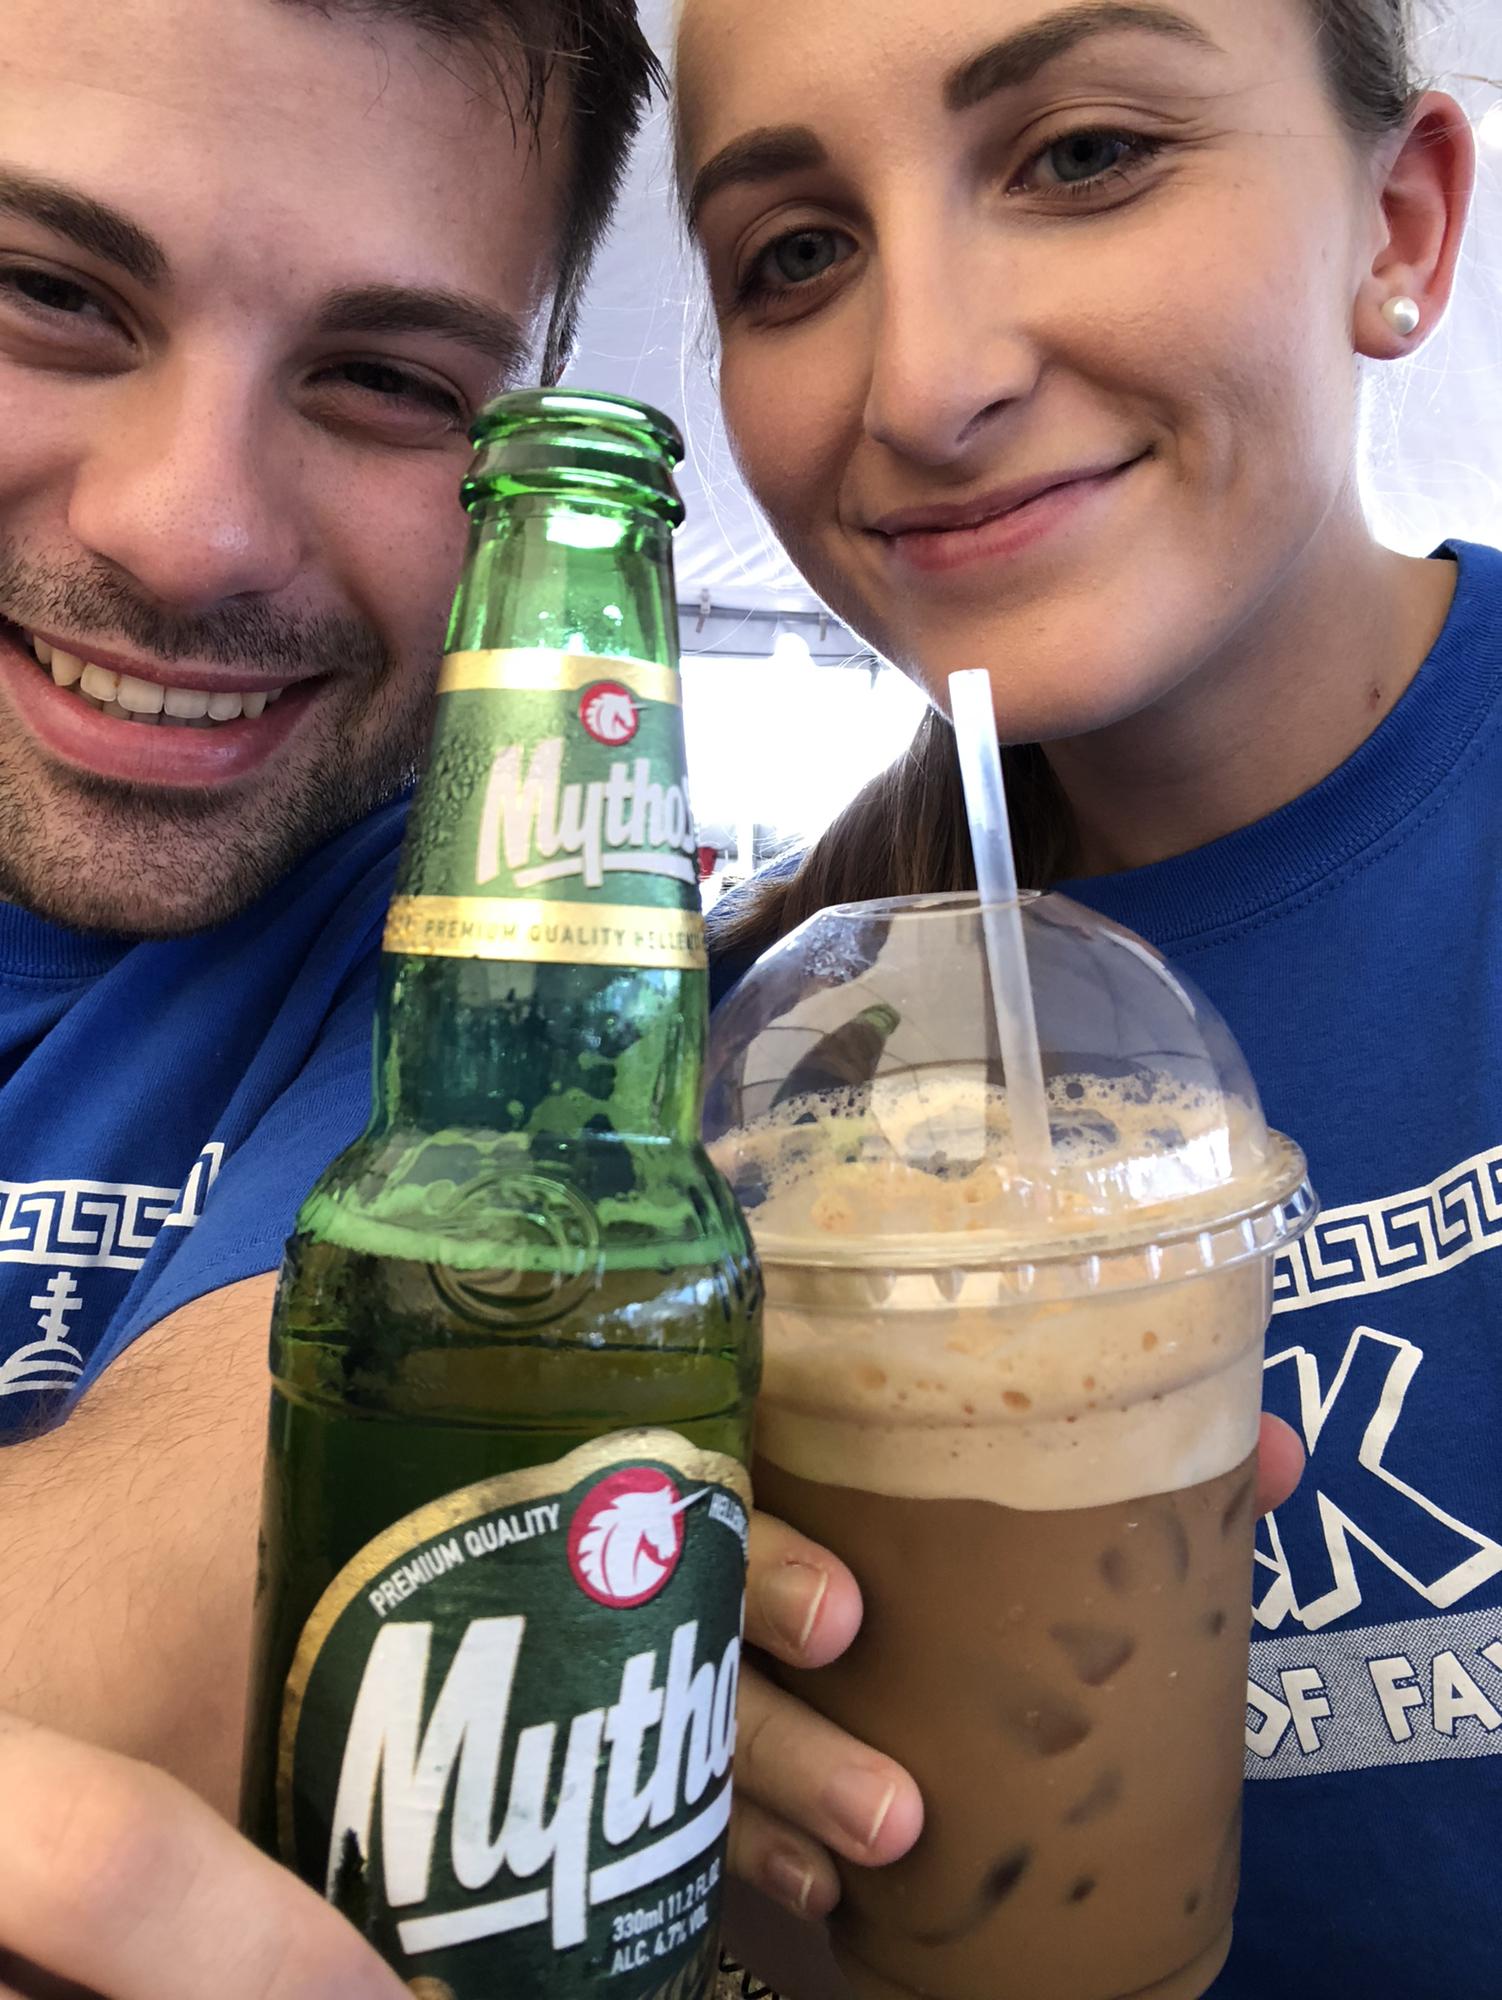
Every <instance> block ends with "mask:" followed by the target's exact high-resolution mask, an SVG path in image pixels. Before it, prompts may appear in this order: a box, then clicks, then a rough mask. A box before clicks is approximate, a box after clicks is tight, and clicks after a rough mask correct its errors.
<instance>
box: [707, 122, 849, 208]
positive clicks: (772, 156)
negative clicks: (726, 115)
mask: <svg viewBox="0 0 1502 2000" xmlns="http://www.w3.org/2000/svg"><path fill="white" fill-rule="evenodd" d="M828 157H829V155H828V154H827V153H826V152H825V150H824V148H823V146H822V145H821V144H820V142H819V140H818V139H817V138H816V137H815V136H814V134H813V133H812V132H811V131H810V130H809V128H808V126H806V125H765V126H761V127H760V128H758V129H757V130H756V131H754V132H746V133H743V134H742V135H741V137H740V138H739V139H732V140H731V142H730V144H729V145H728V146H726V147H725V148H724V149H723V150H722V151H721V152H718V153H716V154H715V156H714V158H713V159H712V160H709V161H707V162H706V163H705V164H704V165H703V166H702V167H700V169H699V171H698V173H696V174H695V175H694V178H693V183H692V185H691V186H690V188H689V191H688V195H687V197H686V199H685V201H684V208H685V210H686V212H687V215H688V223H689V227H690V228H692V227H693V225H694V221H695V219H696V217H697V216H698V213H699V210H700V209H701V208H702V207H703V206H704V204H705V202H706V201H708V200H709V198H710V196H711V195H715V194H718V193H719V192H720V190H721V189H722V188H727V187H754V186H755V185H756V184H757V183H758V182H759V181H774V180H777V179H778V178H779V177H780V176H781V175H783V174H795V173H801V172H803V171H804V170H805V169H807V168H809V167H822V166H823V165H824V163H825V161H826V160H827V159H828Z"/></svg>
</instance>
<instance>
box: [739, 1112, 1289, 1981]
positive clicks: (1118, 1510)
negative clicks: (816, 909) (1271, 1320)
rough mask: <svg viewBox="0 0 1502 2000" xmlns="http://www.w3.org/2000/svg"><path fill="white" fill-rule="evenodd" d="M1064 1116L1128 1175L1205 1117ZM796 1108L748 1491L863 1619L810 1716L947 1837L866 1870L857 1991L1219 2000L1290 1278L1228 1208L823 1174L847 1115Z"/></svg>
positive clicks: (852, 1962) (838, 1930) (871, 1172)
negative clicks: (1257, 1458)
mask: <svg viewBox="0 0 1502 2000" xmlns="http://www.w3.org/2000/svg"><path fill="white" fill-rule="evenodd" d="M1066 1088H1067V1086H1066ZM1066 1102H1067V1104H1068V1108H1069V1112H1070V1115H1071V1117H1073V1118H1074V1119H1075V1121H1076V1122H1078V1118H1079V1115H1080V1113H1081V1111H1082V1110H1083V1111H1084V1112H1085V1113H1086V1114H1087V1115H1088V1117H1089V1119H1090V1121H1091V1124H1092V1129H1096V1130H1098V1129H1100V1128H1101V1127H1103V1126H1104V1125H1105V1124H1106V1120H1107V1115H1108V1114H1109V1122H1110V1129H1111V1130H1112V1131H1113V1132H1114V1133H1116V1134H1118V1135H1121V1138H1122V1143H1123V1145H1124V1147H1125V1149H1126V1150H1127V1151H1130V1150H1132V1147H1131V1137H1132V1135H1131V1131H1130V1127H1131V1125H1132V1124H1134V1123H1139V1122H1141V1121H1143V1120H1145V1119H1147V1118H1151V1119H1152V1120H1153V1121H1156V1122H1157V1123H1159V1124H1161V1123H1162V1121H1163V1120H1164V1119H1165V1118H1166V1117H1167V1116H1169V1115H1172V1116H1173V1118H1174V1119H1175V1121H1176V1125H1177V1129H1179V1130H1180V1131H1182V1130H1183V1129H1184V1128H1185V1127H1186V1126H1190V1125H1192V1118H1193V1106H1192V1105H1191V1104H1187V1103H1179V1104H1176V1105H1174V1106H1173V1107H1171V1114H1170V1110H1169V1109H1168V1108H1165V1106H1164V1105H1163V1104H1162V1103H1161V1102H1160V1101H1155V1102H1154V1103H1153V1104H1152V1105H1151V1107H1150V1109H1149V1108H1145V1107H1141V1106H1138V1107H1128V1106H1124V1105H1122V1104H1119V1103H1118V1104H1114V1105H1103V1104H1101V1103H1100V1102H1098V1101H1095V1102H1089V1103H1086V1104H1084V1105H1083V1106H1082V1104H1081V1101H1080V1097H1079V1096H1078V1095H1075V1096H1074V1097H1072V1098H1068V1099H1066ZM803 1112H804V1107H801V1106H800V1105H799V1104H798V1103H797V1102H796V1100H795V1101H794V1102H793V1103H791V1104H790V1105H788V1106H786V1107H785V1108H784V1110H783V1112H782V1114H781V1115H780V1116H779V1117H778V1118H776V1119H773V1120H772V1121H770V1122H769V1123H768V1125H767V1126H765V1127H763V1128H762V1130H761V1131H759V1132H757V1133H755V1134H753V1135H748V1137H749V1145H750V1147H752V1148H754V1149H758V1150H759V1151H760V1158H761V1169H762V1172H761V1183H762V1187H763V1189H764V1191H765V1198H764V1199H763V1201H762V1202H761V1204H760V1205H759V1206H758V1208H757V1209H755V1210H754V1211H753V1217H754V1221H755V1224H756V1228H757V1237H758V1243H759V1246H760V1252H761V1257H762V1263H763V1270H764V1273H765V1277H766V1282H767V1294H768V1296H767V1314H766V1323H765V1337H766V1357H767V1358H766V1377H765V1385H764V1388H763V1394H762V1401H761V1405H760V1413H759V1419H758V1426H759V1427H758V1438H757V1464H756V1470H755V1479H756V1490H757V1498H758V1503H759V1504H760V1505H761V1506H763V1507H765V1508H766V1509H767V1510H768V1511H770V1512H771V1513H773V1514H776V1515H779V1516H781V1517H782V1518H784V1519H786V1520H790V1521H793V1522H796V1523H797V1525H798V1526H799V1527H800V1528H801V1529H802V1530H803V1531H804V1532H805V1533H806V1534H809V1535H811V1536H812V1537H813V1538H814V1539H815V1540H816V1541H818V1542H821V1543H822V1544H824V1546H826V1547H828V1548H831V1549H833V1550H834V1551H835V1552H836V1553H837V1554H839V1555H840V1556H841V1557H843V1558H844V1560H845V1561H846V1562H847V1563H848V1564H849V1565H850V1567H851V1568H852V1570H853V1571H854V1572H855V1574H856V1576H857V1578H858V1579H859V1581H860V1585H861V1589H862V1592H863V1595H864V1598H865V1606H866V1611H865V1619H864V1622H863V1625H862V1628H861V1631H860V1635H859V1637H858V1638H857V1640H856V1642H855V1644H854V1645H853V1646H852V1648H851V1649H850V1651H849V1653H848V1654H847V1655H846V1656H845V1657H844V1659H842V1660H841V1661H839V1662H838V1663H836V1664H835V1665H834V1666H832V1667H830V1668H828V1669H826V1670H824V1671H823V1672H822V1673H819V1674H816V1675H811V1676H809V1675H804V1676H799V1677H798V1680H797V1688H798V1692H799V1693H800V1694H801V1695H802V1696H803V1697H804V1698H805V1699H809V1700H811V1701H812V1702H813V1703H814V1704H815V1705H816V1706H818V1707H820V1708H821V1709H823V1710H824V1712H825V1713H826V1714H828V1715H830V1716H831V1717H832V1718H833V1719H834V1720H836V1721H838V1722H839V1723H840V1724H841V1725H842V1726H843V1727H844V1728H846V1729H848V1730H850V1731H851V1732H852V1733H853V1734H855V1735H856V1736H858V1737H860V1738H861V1739H863V1740H864V1741H867V1742H871V1743H874V1744H877V1745H879V1746H880V1747H881V1748H882V1749H883V1750H885V1751H886V1752H887V1753H888V1754H890V1755H892V1756H894V1757H896V1758H897V1759H898V1760H899V1762H901V1763H902V1764H904V1765H905V1766H906V1767H907V1768H908V1769H909V1770H910V1771H911V1772H912V1773H913V1775H914V1776H915V1777H916V1778H917V1780H918V1783H919V1785H920V1787H921V1789H922V1792H923V1796H924V1800H925V1805H926V1811H927V1820H926V1831H925V1833H924V1836H923V1838H922V1840H921V1841H920V1842H919V1844H918V1846H917V1848H916V1850H915V1851H914V1852H913V1854H912V1855H910V1856H909V1857H908V1858H907V1859H906V1860H905V1861H902V1862H900V1863H898V1864H897V1866H896V1867H894V1868H889V1869H884V1870H882V1871H881V1872H880V1873H879V1874H872V1873H870V1872H868V1871H864V1870H860V1869H850V1870H847V1871H846V1881H845V1893H844V1899H843V1901H842V1904H841V1908H840V1912H839V1915H838V1917H837V1920H836V1926H835V1935H836V1940H837V1945H838V1948H839V1950H840V1953H841V1957H842V1961H843V1962H844V1964H845V1966H846V1969H847V1973H848V1975H849V1977H850V1979H851V1982H852V1985H853V1986H854V1988H855V1990H856V1991H857V1992H858V1993H860V1994H862V1995H871V1996H876V1995H882V1996H885V1995H888V1994H891V1995H918V1994H923V1995H942V1996H943V2000H1014V1996H1015V2000H1033V1997H1034V1996H1038V2000H1041V1996H1047V2000H1126V1996H1128V1995H1131V1996H1133V2000H1136V1996H1139V1995H1140V1996H1148V1995H1151V1996H1154V2000H1195V1996H1197V1995H1199V1994H1201V1993H1202V1992H1203V1991H1204V1990H1205V1988H1206V1987H1207V1986H1208V1985H1209V1983H1210V1981H1211V1980H1212V1979H1213V1977H1214V1975H1215V1973H1216V1972H1217V1971H1218V1970H1219V1968H1220V1965H1221V1964H1222V1962H1223V1960H1224V1958H1225V1955H1226V1952H1227V1949H1228V1947H1229V1944H1230V1936H1231V1914H1232V1906H1233V1904H1234V1902H1235V1896H1236V1884H1237V1869H1238V1858H1239V1835H1240V1798H1241V1766H1242V1748H1241V1742H1240V1732H1239V1729H1238V1728H1237V1726H1236V1722H1237V1718H1238V1717H1239V1715H1240V1713H1241V1711H1242V1707H1243V1703H1244V1699H1245V1685H1246V1652H1247V1607H1248V1604H1249V1602H1250V1585H1251V1565H1252V1534H1253V1528H1254V1525H1255V1509H1254V1506H1253V1493H1254V1488H1255V1476H1254V1475H1255V1465H1254V1454H1255V1448H1256V1441H1257V1425H1258V1411H1259V1407H1260V1379H1261V1367H1262V1348H1263V1334H1264V1329H1265V1328H1266V1325H1267V1320H1268V1313H1269V1307H1270V1296H1269V1291H1270V1282H1271V1272H1270V1264H1269V1260H1268V1259H1267V1258H1266V1257H1265V1256H1260V1255H1258V1256H1251V1257H1237V1256H1235V1255H1233V1254H1230V1253H1231V1249H1232V1246H1230V1245H1226V1244H1223V1245H1221V1246H1220V1250H1219V1252H1218V1253H1217V1251H1216V1250H1215V1248H1214V1247H1213V1243H1214V1238H1215V1235H1216V1233H1217V1232H1216V1229H1215V1226H1214V1225H1215V1222H1216V1220H1217V1218H1218V1216H1219V1217H1223V1215H1224V1210H1225V1203H1224V1199H1223V1197H1220V1198H1218V1199H1216V1200H1215V1201H1213V1202H1210V1203H1208V1204H1203V1205H1199V1212H1195V1210H1196V1205H1195V1204H1190V1205H1189V1208H1188V1209H1187V1210H1186V1209H1185V1208H1183V1207H1180V1208H1179V1209H1178V1210H1177V1212H1176V1213H1175V1214H1174V1215H1172V1216H1171V1217H1170V1216H1168V1215H1157V1216H1154V1215H1152V1214H1151V1213H1149V1214H1146V1215H1145V1214H1144V1212H1143V1211H1141V1210H1139V1209H1131V1210H1130V1211H1129V1212H1128V1213H1127V1214H1125V1215H1124V1216H1123V1217H1122V1218H1121V1224H1122V1225H1123V1226H1122V1227H1119V1228H1117V1229H1115V1230H1113V1229H1112V1227H1111V1226H1110V1224H1109V1222H1106V1221H1105V1219H1104V1218H1102V1216H1101V1215H1100V1213H1099V1212H1098V1208H1097V1209H1096V1210H1095V1211H1093V1212H1092V1213H1091V1214H1090V1215H1089V1216H1088V1217H1085V1218H1082V1217H1081V1215H1080V1214H1079V1212H1078V1209H1077V1208H1076V1209H1072V1208H1071V1206H1070V1203H1069V1192H1068V1186H1067V1181H1066V1184H1065V1185H1064V1186H1063V1187H1062V1188H1061V1190H1060V1192H1059V1194H1058V1196H1057V1198H1056V1203H1055V1209H1056V1213H1053V1212H1051V1214H1050V1217H1049V1218H1048V1219H1045V1217H1044V1216H1043V1214H1042V1213H1041V1212H1040V1211H1039V1210H1038V1208H1037V1206H1036V1203H1035V1201H1034V1199H1033V1197H1032V1195H1031V1194H1030V1193H1029V1192H1028V1191H1026V1190H1020V1189H1018V1188H1017V1187H1015V1186H1014V1185H1011V1184H1009V1182H1008V1180H1007V1177H1006V1175H1005V1174H1004V1173H1003V1172H1002V1171H1001V1170H999V1169H998V1168H997V1166H996V1165H995V1164H984V1165H981V1166H979V1167H977V1168H975V1169H973V1170H971V1171H969V1172H965V1171H949V1170H940V1171H938V1172H935V1171H933V1169H932V1168H931V1167H929V1168H924V1169H920V1168H915V1167H912V1166H910V1165H907V1164H903V1163H902V1162H901V1161H900V1160H894V1159H893V1158H892V1157H890V1156H889V1155H888V1154H887V1153H886V1151H885V1150H884V1149H883V1150H882V1151H880V1152H879V1154H878V1157H877V1158H876V1159H874V1160H866V1161H865V1162H861V1161H859V1160H856V1161H849V1160H846V1161H844V1162H842V1163H839V1164H831V1163H829V1161H828V1159H827V1150H828V1148H827V1143H826V1142H827V1140H828V1138H829V1135H830V1134H831V1132H833V1131H838V1130H839V1123H840V1121H839V1120H838V1118H837V1117H836V1118H835V1119H833V1120H831V1119H830V1117H829V1108H828V1107H827V1106H825V1107H824V1110H823V1113H822V1116H821V1120H820V1122H819V1123H818V1124H817V1125H814V1126H812V1127H811V1126H810V1124H809V1123H806V1122H800V1118H801V1116H802V1114H803ZM925 1114H926V1115H927V1116H928V1117H929V1118H930V1119H931V1120H932V1118H933V1117H934V1103H933V1095H932V1091H931V1090H930V1091H929V1092H927V1093H925ZM995 1115H1000V1116H1002V1117H1004V1111H1002V1112H1000V1113H999V1114H994V1113H993V1119H994V1116H995ZM889 1123H890V1114H889ZM857 1129H858V1121H855V1122H854V1123H852V1124H851V1125H850V1126H849V1127H848V1128H847V1130H846V1132H845V1135H844V1139H843V1140H842V1141H841V1149H842V1150H844V1151H847V1152H850V1151H854V1152H856V1153H859V1151H860V1150H861V1145H860V1142H859V1141H858V1140H856V1139H855V1138H854V1135H855V1132H856V1131H857ZM814 1131H817V1132H819V1134H820V1138H819V1140H818V1141H817V1142H815V1141H814V1139H813V1137H812V1133H813V1132H814ZM852 1142H853V1143H852ZM1098 1157H1099V1156H1098V1155H1097V1159H1098ZM744 1161H745V1153H744V1152H743V1154H742V1166H743V1167H744ZM1082 1220H1084V1221H1085V1222H1086V1224H1087V1227H1088V1232H1089V1233H1088V1235H1087V1237H1086V1238H1085V1240H1083V1241H1081V1240H1080V1224H1081V1221H1082ZM1154 1222H1157V1223H1158V1224H1160V1225H1162V1226H1161V1227H1160V1228H1158V1229H1156V1230H1155V1229H1154V1228H1153V1227H1152V1224H1153V1223H1154ZM1191 1223H1200V1224H1203V1225H1204V1227H1203V1230H1202V1231H1201V1230H1198V1229H1195V1228H1192V1227H1190V1224H1191ZM1144 1225H1146V1227H1145V1226H1144ZM1233 1228H1234V1225H1233ZM1186 1231H1187V1234H1186ZM1202 1236H1203V1238H1204V1240H1203V1241H1202V1240H1201V1237H1202ZM1051 1237H1056V1239H1057V1243H1056V1244H1055V1243H1054V1242H1051V1240H1050V1238H1051ZM1145 1237H1146V1238H1147V1239H1148V1241H1147V1242H1146V1243H1145V1242H1144V1238H1145ZM1160 1238H1173V1239H1174V1240H1172V1241H1163V1240H1158V1239H1160ZM1024 1244H1025V1246H1026V1247H1025V1250H1024V1248H1023V1246H1024ZM1004 1246H1005V1247H1004ZM1055 1247H1057V1248H1060V1249H1063V1250H1065V1251H1066V1252H1067V1254H1066V1256H1065V1257H1064V1258H1063V1259H1062V1260H1060V1259H1058V1258H1056V1257H1054V1256H1052V1255H1051V1252H1052V1251H1053V1250H1054V1249H1055ZM941 1248H942V1250H943V1255H942V1258H938V1257H937V1256H936V1253H937V1252H938V1251H939V1250H940V1249H941ZM1205 1263H1208V1266H1209V1268H1201V1266H1202V1265H1203V1264H1205ZM1176 1273H1177V1275H1175V1274H1176Z"/></svg>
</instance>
